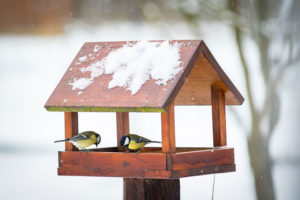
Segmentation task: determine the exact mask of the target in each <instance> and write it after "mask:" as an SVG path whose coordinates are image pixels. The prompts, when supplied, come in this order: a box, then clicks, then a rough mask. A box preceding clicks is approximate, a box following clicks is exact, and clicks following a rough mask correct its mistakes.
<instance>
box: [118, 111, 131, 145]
mask: <svg viewBox="0 0 300 200" xmlns="http://www.w3.org/2000/svg"><path fill="white" fill-rule="evenodd" d="M116 117H117V146H118V151H121V146H120V139H121V137H122V136H123V135H126V134H128V133H129V113H128V112H117V113H116Z"/></svg>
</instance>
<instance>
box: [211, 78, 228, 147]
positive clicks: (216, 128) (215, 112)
mask: <svg viewBox="0 0 300 200" xmlns="http://www.w3.org/2000/svg"><path fill="white" fill-rule="evenodd" d="M211 106H212V120H213V140H214V147H218V146H226V145H227V142H226V113H225V92H224V90H223V88H222V87H221V86H219V85H217V84H212V85H211Z"/></svg>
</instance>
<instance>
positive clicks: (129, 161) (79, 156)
mask: <svg viewBox="0 0 300 200" xmlns="http://www.w3.org/2000/svg"><path fill="white" fill-rule="evenodd" d="M60 159H61V162H60V166H61V167H71V166H82V167H84V168H94V169H96V168H99V169H100V168H101V169H119V170H144V169H148V170H154V169H155V170H166V155H165V154H162V153H147V154H136V153H123V152H120V153H111V152H61V153H60Z"/></svg>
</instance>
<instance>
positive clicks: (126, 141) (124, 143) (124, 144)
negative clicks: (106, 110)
mask: <svg viewBox="0 0 300 200" xmlns="http://www.w3.org/2000/svg"><path fill="white" fill-rule="evenodd" d="M130 140H131V139H130V137H129V136H128V135H123V136H122V137H121V139H120V145H121V147H126V148H128V145H129V143H130Z"/></svg>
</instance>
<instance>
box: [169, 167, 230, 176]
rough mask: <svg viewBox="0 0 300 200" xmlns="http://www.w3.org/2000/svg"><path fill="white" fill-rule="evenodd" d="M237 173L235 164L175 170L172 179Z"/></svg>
mask: <svg viewBox="0 0 300 200" xmlns="http://www.w3.org/2000/svg"><path fill="white" fill-rule="evenodd" d="M235 171H236V167H235V164H231V165H219V166H207V167H202V168H193V169H183V170H174V171H172V175H171V178H183V177H189V176H200V175H207V174H217V173H226V172H235Z"/></svg>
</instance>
